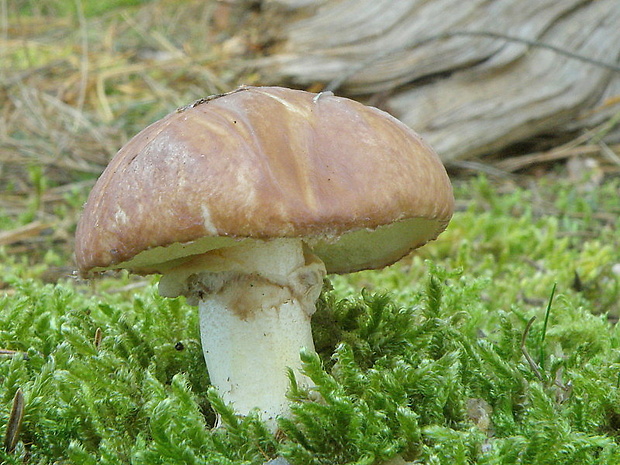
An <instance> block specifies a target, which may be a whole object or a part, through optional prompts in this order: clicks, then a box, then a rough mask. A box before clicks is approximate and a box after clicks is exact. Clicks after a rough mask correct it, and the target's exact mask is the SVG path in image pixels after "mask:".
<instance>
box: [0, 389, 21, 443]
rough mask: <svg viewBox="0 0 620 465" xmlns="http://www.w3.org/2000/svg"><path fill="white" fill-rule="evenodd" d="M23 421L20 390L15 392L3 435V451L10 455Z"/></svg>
mask: <svg viewBox="0 0 620 465" xmlns="http://www.w3.org/2000/svg"><path fill="white" fill-rule="evenodd" d="M23 419H24V394H23V392H22V390H21V389H18V390H17V392H15V396H14V397H13V407H12V408H11V414H10V415H9V421H8V422H7V425H6V432H5V433H4V450H5V451H6V452H7V453H8V454H10V453H12V452H13V451H14V450H15V446H16V445H17V441H18V439H19V433H20V431H21V428H22V421H23Z"/></svg>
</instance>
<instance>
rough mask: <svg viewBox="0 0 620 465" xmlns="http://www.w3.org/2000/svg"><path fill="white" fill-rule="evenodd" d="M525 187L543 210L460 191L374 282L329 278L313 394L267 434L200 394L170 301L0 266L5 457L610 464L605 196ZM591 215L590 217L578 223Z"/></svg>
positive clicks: (205, 390)
mask: <svg viewBox="0 0 620 465" xmlns="http://www.w3.org/2000/svg"><path fill="white" fill-rule="evenodd" d="M538 188H539V189H541V190H543V191H544V192H546V193H548V194H549V195H548V196H547V197H546V198H547V203H546V204H547V205H548V204H549V203H550V204H552V205H554V207H553V208H554V211H555V213H556V214H555V215H553V216H551V215H545V214H542V213H543V210H541V209H540V206H538V205H537V204H536V203H535V202H534V200H533V198H534V196H533V194H532V192H533V191H532V189H530V190H522V189H514V190H512V191H510V192H508V193H507V194H499V193H498V192H497V190H496V188H495V187H494V186H493V185H492V184H491V183H490V182H489V181H488V180H486V179H484V178H483V179H478V180H475V181H474V182H473V183H471V185H470V186H469V189H468V191H467V192H468V196H469V197H468V201H467V203H466V205H465V204H461V205H462V206H463V208H461V210H460V211H459V212H457V214H456V215H455V218H454V220H453V222H452V224H451V226H450V227H449V229H448V231H446V233H445V235H443V236H442V238H441V239H440V240H439V241H438V242H437V243H435V244H431V245H429V246H427V247H426V248H424V249H421V251H420V252H419V253H418V254H417V255H415V256H413V257H411V258H409V259H407V260H404V261H403V262H401V263H399V264H397V265H394V266H393V267H390V268H387V269H385V270H382V271H379V272H364V273H357V274H355V275H351V276H348V277H330V281H329V282H326V286H325V288H324V292H323V294H322V296H321V298H320V301H319V303H318V309H317V313H316V314H315V316H314V319H313V331H314V337H315V340H316V347H317V350H318V354H312V353H304V354H302V357H303V361H304V369H305V372H306V374H307V375H308V376H309V377H310V378H311V379H312V380H313V382H314V384H315V385H316V386H315V387H313V389H311V390H308V389H306V388H303V387H301V386H297V385H296V383H295V382H294V381H295V380H294V379H292V388H291V391H290V398H291V402H292V403H293V415H292V416H291V417H290V418H288V419H282V420H281V421H280V428H281V432H280V434H278V435H277V436H275V437H274V436H273V435H272V434H271V433H269V431H268V430H267V429H266V428H265V427H264V425H263V424H262V423H261V422H260V421H259V420H258V419H257V417H256V416H254V415H250V416H249V417H247V418H238V417H236V416H235V415H234V413H233V411H232V410H231V409H230V407H229V406H227V405H225V404H224V403H223V402H222V400H221V398H219V396H218V395H217V393H216V392H215V391H214V390H213V389H212V388H210V386H209V380H208V376H207V374H206V368H205V365H204V361H203V357H202V352H201V349H200V343H199V337H198V333H197V316H196V310H195V309H194V308H192V307H189V306H187V305H186V304H185V303H184V301H183V300H182V299H173V300H171V299H162V298H160V297H159V296H158V295H157V292H156V289H155V286H154V284H155V282H154V281H153V282H147V283H145V284H146V286H145V287H141V288H138V289H137V290H136V291H134V292H133V293H130V292H128V291H124V292H115V291H116V290H118V289H121V290H122V289H123V288H124V287H125V286H126V285H128V284H131V283H132V281H131V280H130V279H129V277H128V276H127V275H121V276H120V277H119V278H106V279H105V280H104V281H102V282H99V283H98V284H97V287H96V288H93V287H89V286H85V285H83V284H82V283H79V282H76V281H73V280H66V281H64V282H60V283H58V284H54V285H50V284H47V285H46V284H43V283H42V282H41V281H40V280H39V279H38V278H37V276H39V275H41V274H42V273H43V272H42V270H43V269H45V268H46V266H58V264H59V263H61V262H62V260H61V259H60V256H59V255H57V254H54V253H53V252H50V253H48V257H47V258H46V263H47V265H46V264H45V263H44V264H41V265H39V266H38V267H35V268H32V267H28V266H27V264H26V262H25V261H22V260H20V259H18V258H15V257H8V256H6V255H4V256H2V265H1V275H2V287H3V292H4V296H3V297H1V298H0V348H1V349H10V350H13V351H16V353H15V354H14V355H13V356H1V358H0V434H3V433H4V428H5V426H4V425H6V424H7V422H8V416H9V412H10V408H11V404H12V399H13V396H14V394H15V392H16V391H17V389H21V390H22V391H23V392H24V396H25V416H24V421H23V427H22V430H21V434H20V436H19V441H18V444H17V447H16V449H15V451H14V452H13V453H11V454H8V453H6V452H4V451H0V457H1V459H2V460H3V461H4V462H5V463H8V464H18V463H19V464H22V463H37V464H47V463H49V464H51V463H58V464H63V463H67V464H69V463H84V464H90V463H93V464H95V463H96V464H107V463H109V464H118V463H121V464H122V463H127V464H129V463H131V464H145V465H146V464H157V463H162V464H164V463H188V464H190V463H196V464H198V463H200V464H202V463H214V464H263V463H265V462H267V461H268V460H269V459H272V458H274V457H278V456H281V457H285V458H286V459H287V460H288V461H289V462H290V463H292V464H295V465H298V464H299V465H303V464H313V465H315V464H316V465H318V464H380V463H383V462H387V461H390V460H392V463H402V461H403V460H404V461H407V462H411V463H427V464H455V463H456V464H461V463H462V464H472V463H477V464H512V463H514V464H517V463H528V464H547V463H549V464H551V463H553V464H554V465H558V464H567V465H568V464H575V463H580V464H582V463H583V464H610V465H611V464H616V463H620V446H619V443H618V438H619V433H618V431H620V407H619V405H620V356H619V355H618V354H620V350H619V349H620V347H619V346H620V337H619V336H620V332H619V331H620V330H618V328H617V326H616V325H615V324H614V321H615V317H614V316H613V314H615V313H616V312H617V309H618V307H617V305H618V303H617V302H618V287H619V284H618V281H619V277H618V276H617V275H616V274H614V272H613V269H612V266H613V265H614V264H616V263H620V256H619V254H620V252H619V251H618V249H617V248H616V247H614V246H613V245H612V244H614V242H613V240H614V238H615V237H616V234H617V233H616V230H615V229H614V228H615V226H616V225H615V224H612V223H610V222H609V220H608V219H607V218H608V217H606V216H604V215H603V216H601V215H600V212H601V211H602V210H600V209H603V211H613V208H615V207H614V206H613V202H611V201H609V200H608V196H611V195H612V193H614V192H616V190H617V189H618V185H617V183H615V182H611V183H610V184H607V185H604V186H602V187H601V192H600V193H599V194H596V195H595V194H592V196H591V198H590V199H589V200H588V201H587V202H586V201H583V202H573V203H571V202H567V201H566V200H565V199H566V197H567V194H566V193H565V192H564V191H565V189H567V187H566V186H562V185H559V186H551V185H549V186H544V185H541V186H538ZM464 190H465V188H464V187H463V188H462V189H461V188H460V187H457V197H458V196H459V195H461V197H460V198H463V197H464V196H463V195H462V192H463V191H464ZM528 202H529V203H528ZM588 208H596V209H598V210H596V212H598V215H594V214H592V215H589V216H588V217H587V218H586V217H584V216H582V215H581V213H584V212H587V211H589V210H587V209H588ZM605 209H606V210H605ZM594 212H595V211H594V210H593V211H592V212H591V213H594ZM516 213H518V214H516ZM601 218H603V219H601ZM575 273H577V274H578V276H579V280H580V283H578V284H579V285H577V283H576V282H575ZM554 284H555V285H556V291H555V296H554V298H553V300H552V301H551V300H550V295H551V292H552V289H553V286H554ZM363 288H365V290H362V291H361V292H360V290H359V289H363ZM108 291H110V292H108ZM609 313H612V315H611V316H610V315H609ZM534 317H535V319H534V320H532V318H534ZM96 334H99V335H100V336H96ZM526 355H528V356H529V361H528V358H527V357H526ZM218 416H219V418H220V421H221V424H222V426H221V427H220V428H214V425H215V424H216V417H218ZM396 457H400V460H401V461H400V462H398V461H396Z"/></svg>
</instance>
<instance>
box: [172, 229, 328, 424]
mask: <svg viewBox="0 0 620 465" xmlns="http://www.w3.org/2000/svg"><path fill="white" fill-rule="evenodd" d="M201 262H202V266H201V268H202V270H203V271H200V272H198V273H193V274H192V275H191V276H186V278H185V279H186V283H187V284H186V286H187V287H186V291H185V292H184V293H185V294H186V295H188V297H194V299H195V300H197V303H198V306H199V311H200V333H201V338H202V346H203V350H204V354H205V360H206V362H207V367H208V370H209V377H210V379H211V383H212V384H213V385H214V386H215V387H216V388H217V389H218V391H219V393H220V395H221V396H222V398H223V399H224V400H225V401H226V402H229V403H232V404H233V407H234V409H235V411H236V412H237V413H239V414H241V415H246V414H248V413H249V412H250V411H251V410H253V409H254V408H258V409H259V412H260V414H261V417H262V418H263V419H264V420H265V421H267V422H268V423H269V424H270V425H272V427H275V424H276V423H275V419H276V418H277V417H279V416H282V415H286V414H287V413H288V412H289V408H288V401H287V399H286V392H287V390H288V388H289V379H288V376H287V368H291V369H292V370H293V371H294V372H295V375H296V378H297V381H298V383H299V384H307V382H308V380H307V379H306V378H305V377H304V376H303V375H301V373H300V368H301V361H300V357H299V353H300V351H301V349H302V348H306V349H309V350H314V344H313V341H312V333H311V328H310V318H311V316H312V314H313V313H314V311H315V301H316V299H317V298H318V296H319V294H320V292H321V287H322V283H323V277H324V276H325V267H324V265H323V263H322V262H321V261H320V260H319V259H318V258H317V257H315V256H314V255H312V254H310V253H308V252H306V251H304V249H303V243H302V241H301V240H298V239H277V240H273V241H268V242H259V241H251V242H250V241H248V242H243V243H242V244H240V245H239V246H236V247H231V248H228V249H223V250H219V251H217V252H216V253H211V254H209V256H208V257H206V258H203V259H201ZM195 266H196V264H193V265H192V270H195ZM184 274H186V273H184ZM167 279H168V280H169V281H170V280H171V279H172V278H170V277H168V278H167ZM164 284H165V285H167V286H170V283H168V284H166V283H164ZM160 286H161V284H160ZM188 300H189V299H188Z"/></svg>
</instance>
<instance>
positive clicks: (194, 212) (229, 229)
mask: <svg viewBox="0 0 620 465" xmlns="http://www.w3.org/2000/svg"><path fill="white" fill-rule="evenodd" d="M453 208H454V199H453V194H452V188H451V185H450V181H449V179H448V176H447V174H446V171H445V169H444V167H443V165H442V163H441V161H440V160H439V158H438V157H437V155H436V154H435V153H434V152H433V150H432V149H431V148H430V147H429V146H428V145H426V144H425V143H424V142H423V141H422V140H421V139H420V137H419V136H418V135H417V134H415V133H414V132H413V131H412V130H411V129H410V128H408V127H407V126H405V125H404V124H403V123H401V122H399V121H398V120H396V119H395V118H393V117H392V116H390V115H388V114H387V113H385V112H383V111H380V110H377V109H376V108H372V107H367V106H364V105H362V104H360V103H357V102H355V101H352V100H349V99H346V98H341V97H335V96H333V95H325V94H313V93H309V92H304V91H298V90H291V89H285V88H279V87H242V88H240V89H238V90H236V91H234V92H231V93H229V94H225V95H222V96H217V97H213V98H209V99H204V100H201V101H198V102H196V103H195V104H193V105H190V106H188V107H185V108H182V109H179V110H177V111H176V112H174V113H171V114H169V115H168V116H166V117H164V118H163V119H161V120H159V121H157V122H155V123H153V124H152V125H150V126H149V127H147V128H146V129H144V130H143V131H141V132H140V133H139V134H137V135H136V136H135V137H134V138H133V139H131V140H130V141H129V142H128V143H127V144H126V145H125V146H124V147H123V148H122V149H121V150H120V151H119V152H118V153H117V154H116V156H115V157H114V158H113V159H112V161H111V162H110V164H109V166H108V167H107V168H106V170H105V171H104V172H103V174H102V175H101V177H100V178H99V180H98V181H97V183H96V185H95V187H94V188H93V190H92V192H91V193H90V196H89V198H88V201H87V203H86V205H85V208H84V212H83V215H82V217H81V219H80V221H79V223H78V228H77V233H76V259H77V264H78V267H79V270H80V272H81V273H82V275H86V274H89V273H90V272H93V271H94V272H96V271H102V270H105V269H114V268H127V269H130V270H132V271H134V272H138V273H152V272H164V271H165V270H167V269H169V268H171V267H173V266H176V265H178V264H179V263H182V262H183V261H184V260H186V257H188V256H193V255H196V254H200V253H204V252H206V251H208V250H212V249H216V248H220V247H226V246H230V245H234V244H235V242H236V241H239V240H243V239H248V238H250V239H264V240H267V239H271V238H276V237H291V238H302V239H303V240H304V241H305V242H306V243H308V244H309V246H310V247H311V248H312V249H313V251H314V253H315V254H316V255H318V256H319V257H320V258H321V259H322V260H323V261H324V262H325V265H326V268H327V271H328V272H350V271H357V270H360V269H367V268H378V267H382V266H385V265H388V264H390V263H393V262H395V261H397V260H398V259H400V258H401V257H402V256H404V255H405V254H407V253H408V252H410V251H411V250H413V249H415V248H416V247H419V246H421V245H423V244H424V243H426V242H427V241H429V240H433V239H435V238H436V237H437V236H438V235H439V234H440V233H441V232H442V231H443V230H444V229H445V228H446V226H447V224H448V222H449V220H450V218H451V216H452V213H453Z"/></svg>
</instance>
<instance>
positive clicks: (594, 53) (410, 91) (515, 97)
mask: <svg viewBox="0 0 620 465" xmlns="http://www.w3.org/2000/svg"><path fill="white" fill-rule="evenodd" d="M281 1H283V2H285V3H286V5H285V10H286V14H285V16H284V17H285V18H287V19H286V25H285V27H283V28H282V31H281V32H280V33H279V36H278V37H277V42H278V45H277V46H276V47H275V48H274V52H273V54H272V55H270V56H269V57H268V58H266V59H265V60H264V61H263V63H262V65H263V66H264V67H265V69H267V70H268V71H269V72H270V73H273V76H275V79H276V80H277V81H278V82H282V81H283V80H284V81H288V82H292V83H294V84H296V85H310V84H313V83H317V82H318V83H325V84H329V83H331V84H332V86H334V87H336V89H335V91H336V93H339V94H345V95H348V96H353V97H355V98H358V99H360V100H363V101H366V102H368V101H370V102H373V101H374V102H380V104H379V105H378V106H381V107H382V108H384V109H386V110H388V111H389V112H391V113H392V114H394V115H395V116H396V117H397V118H399V119H401V120H402V121H404V122H405V123H406V124H408V125H409V126H411V127H412V128H414V129H415V130H416V131H418V132H419V133H420V134H422V135H423V136H424V138H425V139H427V140H428V142H430V144H431V145H433V147H435V149H436V150H437V151H438V153H439V154H440V155H441V157H442V158H443V159H444V160H457V159H472V158H479V157H481V156H485V155H488V154H491V153H495V152H497V151H499V150H502V149H505V148H506V147H508V146H511V144H514V143H517V142H521V141H524V140H528V139H531V138H533V137H535V136H539V135H546V136H549V135H551V136H553V135H554V134H557V135H559V134H566V133H570V132H573V131H580V130H585V129H591V128H593V127H595V126H597V125H600V124H603V123H604V122H606V121H609V120H610V119H611V118H613V116H614V115H617V114H618V113H619V112H620V72H619V71H618V64H619V58H620V1H618V0H470V1H461V0H325V1H321V2H314V4H313V5H310V6H309V5H308V2H307V1H304V2H301V3H299V6H298V5H297V3H298V2H296V1H293V0H286V1H285V0H281ZM272 2H273V0H272ZM291 12H293V13H291ZM500 35H501V36H502V37H499V36H500ZM507 36H508V37H511V38H513V39H514V40H513V39H508V38H507ZM517 39H521V40H517ZM553 47H555V48H557V49H561V50H565V51H567V52H570V53H572V54H574V55H579V56H582V57H585V58H587V59H589V60H595V61H599V62H604V63H608V64H610V65H613V66H615V67H616V69H613V68H610V67H605V66H602V65H601V64H594V63H591V62H588V61H584V60H582V59H579V58H578V57H576V56H569V55H568V54H565V53H562V52H561V51H559V50H557V49H554V48H553ZM378 95H379V96H381V98H380V99H377V96H378ZM373 97H374V100H373ZM608 136H609V137H610V139H609V140H614V141H615V140H617V139H618V138H619V137H620V131H618V130H617V129H616V131H615V132H614V131H613V130H612V131H611V132H610V133H609V134H608Z"/></svg>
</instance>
